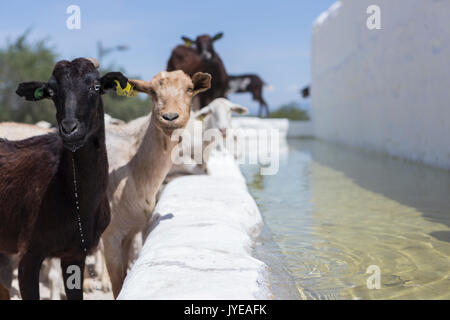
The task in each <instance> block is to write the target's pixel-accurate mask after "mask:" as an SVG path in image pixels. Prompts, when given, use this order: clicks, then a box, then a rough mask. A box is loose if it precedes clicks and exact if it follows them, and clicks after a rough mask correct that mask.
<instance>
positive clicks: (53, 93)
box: [47, 88, 55, 97]
mask: <svg viewBox="0 0 450 320" xmlns="http://www.w3.org/2000/svg"><path fill="white" fill-rule="evenodd" d="M47 91H48V95H49V96H50V97H53V96H54V95H55V92H54V91H53V89H51V88H48V89H47Z"/></svg>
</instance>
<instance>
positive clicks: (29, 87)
mask: <svg viewBox="0 0 450 320" xmlns="http://www.w3.org/2000/svg"><path fill="white" fill-rule="evenodd" d="M16 93H17V94H18V95H19V96H21V97H24V98H25V100H28V101H38V100H42V99H45V98H51V97H52V94H53V91H52V90H51V89H50V88H49V87H48V84H47V83H46V82H36V81H33V82H23V83H20V84H19V87H18V88H17V90H16Z"/></svg>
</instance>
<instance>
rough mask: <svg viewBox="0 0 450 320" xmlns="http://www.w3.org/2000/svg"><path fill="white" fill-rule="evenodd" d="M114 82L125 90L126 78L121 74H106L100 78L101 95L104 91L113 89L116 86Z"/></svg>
mask: <svg viewBox="0 0 450 320" xmlns="http://www.w3.org/2000/svg"><path fill="white" fill-rule="evenodd" d="M116 81H118V82H119V84H120V86H121V87H122V88H126V87H127V85H128V78H127V77H125V76H124V75H123V74H122V72H108V73H107V74H105V75H104V76H103V77H101V78H100V84H101V86H102V92H101V93H105V91H106V90H111V89H115V88H116V86H117V83H116Z"/></svg>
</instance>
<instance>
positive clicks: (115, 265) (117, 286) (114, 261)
mask: <svg viewBox="0 0 450 320" xmlns="http://www.w3.org/2000/svg"><path fill="white" fill-rule="evenodd" d="M103 246H104V249H105V262H106V267H107V269H108V273H109V278H110V279H111V286H112V291H113V295H114V298H117V296H118V295H119V293H120V290H122V284H123V281H124V279H125V275H126V272H127V266H126V265H125V264H124V263H123V260H122V252H121V248H122V239H120V238H115V237H113V236H107V235H104V236H103Z"/></svg>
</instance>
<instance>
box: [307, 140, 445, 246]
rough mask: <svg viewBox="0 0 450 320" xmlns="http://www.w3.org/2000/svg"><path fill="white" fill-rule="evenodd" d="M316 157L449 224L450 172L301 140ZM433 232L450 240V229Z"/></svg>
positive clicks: (348, 175) (360, 183)
mask: <svg viewBox="0 0 450 320" xmlns="http://www.w3.org/2000/svg"><path fill="white" fill-rule="evenodd" d="M301 143H302V147H301V148H302V149H303V150H304V149H307V150H308V151H310V152H311V155H312V157H313V159H314V161H316V162H318V163H319V164H321V165H324V166H327V167H330V168H333V169H335V170H338V171H340V172H343V173H344V174H345V175H346V176H347V177H349V178H350V179H352V180H353V181H354V182H355V183H356V184H358V185H359V186H361V187H362V188H365V189H368V190H371V191H372V192H375V193H378V194H382V195H383V196H385V197H387V198H389V199H392V200H394V201H396V202H399V203H402V204H404V205H406V206H409V207H413V208H416V209H417V210H418V211H419V212H421V214H422V215H423V216H424V217H425V218H426V219H428V220H430V221H432V222H435V223H442V224H445V225H446V226H448V227H450V198H449V194H450V172H449V171H446V170H441V169H436V168H431V167H427V166H424V165H420V164H415V163H412V162H408V161H404V160H400V159H397V158H393V157H389V156H386V155H383V154H378V153H375V152H370V151H362V150H360V149H354V148H349V147H344V146H341V145H338V144H332V143H327V142H320V143H314V144H312V143H308V142H305V141H304V142H301ZM430 236H432V237H434V238H436V239H438V240H440V241H447V242H450V232H449V231H438V232H432V233H430Z"/></svg>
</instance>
